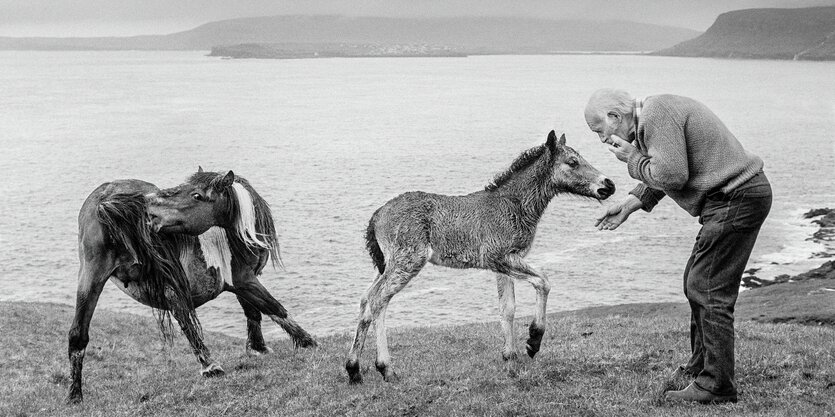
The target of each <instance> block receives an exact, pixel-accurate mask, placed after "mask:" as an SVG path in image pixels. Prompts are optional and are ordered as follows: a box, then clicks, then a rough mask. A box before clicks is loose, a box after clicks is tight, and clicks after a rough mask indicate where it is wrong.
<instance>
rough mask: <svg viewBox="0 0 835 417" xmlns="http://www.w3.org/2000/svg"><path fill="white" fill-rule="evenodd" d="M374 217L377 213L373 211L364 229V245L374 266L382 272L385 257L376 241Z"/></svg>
mask: <svg viewBox="0 0 835 417" xmlns="http://www.w3.org/2000/svg"><path fill="white" fill-rule="evenodd" d="M376 218H377V213H376V212H375V213H374V215H373V216H371V221H369V222H368V228H367V229H365V247H366V249H368V254H369V255H371V261H372V262H374V266H376V267H377V270H378V271H380V273H381V274H382V273H383V272H385V271H386V258H385V256H383V251H382V250H381V249H380V244H379V243H377V235H376V233H375V232H374V219H376Z"/></svg>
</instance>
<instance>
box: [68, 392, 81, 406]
mask: <svg viewBox="0 0 835 417" xmlns="http://www.w3.org/2000/svg"><path fill="white" fill-rule="evenodd" d="M83 401H84V396H83V395H81V393H80V392H79V393H78V394H70V395H68V396H67V404H70V405H72V404H81V403H82V402H83Z"/></svg>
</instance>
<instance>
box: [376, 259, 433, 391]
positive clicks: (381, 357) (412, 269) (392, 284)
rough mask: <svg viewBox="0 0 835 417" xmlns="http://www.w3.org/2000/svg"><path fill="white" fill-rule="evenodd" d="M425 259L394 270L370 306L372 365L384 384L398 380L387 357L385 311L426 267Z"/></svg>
mask: <svg viewBox="0 0 835 417" xmlns="http://www.w3.org/2000/svg"><path fill="white" fill-rule="evenodd" d="M427 255H428V254H427ZM427 259H428V256H423V257H420V258H418V259H414V260H412V261H411V262H410V263H409V264H407V265H405V266H404V267H401V268H398V269H395V271H394V273H393V274H392V276H391V277H390V278H389V280H388V285H386V286H385V287H383V289H382V292H381V293H380V297H379V301H378V303H372V304H371V316H372V321H373V323H374V331H375V333H376V336H377V360H376V361H375V362H374V365H375V366H376V368H377V371H379V372H380V374H382V375H383V380H385V381H386V382H396V381H397V380H399V378H398V377H397V374H396V373H395V372H394V370H392V369H391V356H390V355H389V347H388V339H387V338H386V309H387V308H388V304H389V302H390V301H391V298H392V297H394V295H395V294H397V293H398V292H400V290H402V289H403V288H404V287H405V286H406V284H408V283H409V281H411V280H412V278H414V277H415V276H416V275H417V274H418V272H420V270H421V268H423V266H424V265H426V261H427Z"/></svg>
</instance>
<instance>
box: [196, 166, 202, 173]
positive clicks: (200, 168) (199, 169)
mask: <svg viewBox="0 0 835 417" xmlns="http://www.w3.org/2000/svg"><path fill="white" fill-rule="evenodd" d="M197 172H198V173H200V172H203V167H202V166H200V165H198V166H197Z"/></svg>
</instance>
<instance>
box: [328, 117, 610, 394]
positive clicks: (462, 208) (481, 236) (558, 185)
mask: <svg viewBox="0 0 835 417" xmlns="http://www.w3.org/2000/svg"><path fill="white" fill-rule="evenodd" d="M614 192H615V185H614V183H612V181H611V180H609V179H608V178H606V177H605V176H603V175H602V174H601V173H600V172H598V171H597V169H595V168H594V167H592V166H591V165H590V164H589V163H588V162H586V161H585V160H584V159H583V158H582V157H581V156H580V155H579V154H577V152H576V151H575V150H574V149H572V148H570V147H568V146H566V145H565V135H562V136H560V138H559V139H557V137H556V135H555V133H554V131H551V133H550V134H549V135H548V139H547V141H546V143H545V144H543V145H540V146H537V147H534V148H531V149H529V150H527V151H525V152H524V153H522V154H521V155H520V156H519V157H518V158H516V160H515V161H513V164H511V166H510V168H509V169H508V170H507V171H505V172H503V173H501V174H499V175H497V176H496V177H495V179H494V180H493V182H492V183H491V184H489V185H488V186H487V187H486V188H485V189H484V190H483V191H478V192H475V193H472V194H468V195H463V196H446V195H440V194H429V193H424V192H409V193H405V194H401V195H399V196H397V197H395V198H393V199H392V200H390V201H389V202H387V203H386V204H385V205H383V206H382V207H380V208H379V209H377V211H376V212H374V215H373V216H372V217H371V221H370V222H369V224H368V230H367V232H366V246H367V248H368V252H369V253H370V255H371V259H372V260H373V262H374V265H375V266H376V267H377V270H378V271H379V273H378V274H377V276H376V278H375V279H374V280H373V282H372V283H371V286H370V287H369V288H368V291H367V292H366V294H365V296H363V297H362V300H361V301H360V316H359V323H358V324H357V330H356V334H355V336H354V341H353V344H352V346H351V351H350V352H349V353H348V361H347V363H346V364H345V369H346V370H347V371H348V377H349V381H350V382H351V383H360V382H362V375H361V374H360V367H359V357H360V355H361V353H362V349H363V346H364V344H365V337H366V334H367V332H368V327H369V326H370V325H371V323H372V322H373V323H374V328H375V330H376V333H377V360H376V362H375V365H376V367H377V370H378V371H379V372H380V373H381V374H382V375H383V379H385V380H386V381H396V380H397V375H396V374H395V372H394V371H393V370H392V368H391V365H390V357H389V351H388V343H387V340H386V326H385V315H386V307H387V306H388V303H389V301H391V298H392V297H393V296H394V295H395V294H397V293H398V292H399V291H400V290H402V289H403V288H404V287H405V286H406V284H408V283H409V281H410V280H411V279H412V278H414V277H415V276H416V275H417V274H418V272H420V270H421V269H422V268H423V267H424V266H425V265H426V263H427V262H429V263H432V264H435V265H442V266H447V267H451V268H479V269H487V270H491V271H493V272H495V273H496V282H497V284H498V292H499V311H500V313H501V318H502V322H501V326H502V331H503V333H504V338H505V344H504V350H503V352H502V357H503V358H504V359H505V360H509V359H514V358H516V347H515V342H514V330H513V316H514V313H515V308H516V306H515V303H516V301H515V296H514V287H513V286H514V279H518V280H523V281H527V282H528V283H530V284H531V285H533V287H534V288H535V289H536V295H537V298H536V316H535V318H534V320H533V322H532V323H531V325H530V328H529V334H530V337H529V339H528V341H527V345H526V350H527V353H528V355H529V356H530V357H533V356H534V355H535V354H536V353H537V352H538V351H539V348H540V343H541V341H542V335H543V334H544V333H545V307H546V302H547V300H548V292H549V291H550V288H551V285H550V284H549V282H548V278H547V277H546V276H545V275H543V274H542V273H540V272H537V271H536V270H534V269H533V268H531V267H530V266H529V265H528V264H527V263H526V262H525V261H524V257H525V255H527V254H528V251H529V250H530V247H531V244H532V243H533V240H534V235H535V233H536V227H537V224H538V223H539V220H540V218H541V217H542V213H543V212H544V211H545V208H546V207H547V206H548V203H549V202H550V201H551V199H552V198H553V197H554V196H555V195H557V194H559V193H571V194H578V195H582V196H587V197H592V198H595V199H599V200H603V199H606V198H607V197H609V196H610V195H612V194H614Z"/></svg>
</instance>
